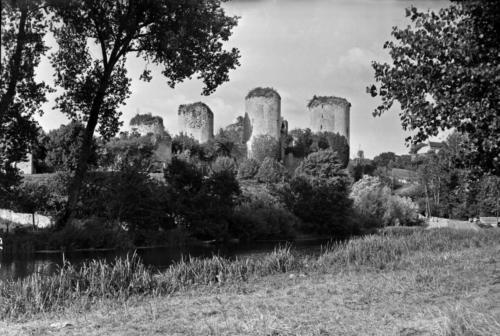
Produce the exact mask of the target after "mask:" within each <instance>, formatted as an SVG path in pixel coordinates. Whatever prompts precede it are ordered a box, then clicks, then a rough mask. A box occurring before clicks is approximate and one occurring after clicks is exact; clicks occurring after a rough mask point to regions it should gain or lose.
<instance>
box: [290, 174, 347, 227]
mask: <svg viewBox="0 0 500 336" xmlns="http://www.w3.org/2000/svg"><path fill="white" fill-rule="evenodd" d="M281 193H282V196H283V200H284V202H285V204H286V205H287V208H288V209H289V210H290V211H291V212H292V213H293V214H295V215H296V216H297V217H299V218H300V219H301V220H302V221H303V222H304V223H305V225H304V226H303V227H302V229H303V230H304V231H306V232H307V231H308V232H315V233H321V234H331V235H338V236H348V235H350V234H353V233H355V232H354V228H353V227H352V226H351V225H350V221H349V214H350V209H351V204H352V201H351V200H350V199H349V198H348V181H347V179H346V178H345V177H340V176H339V177H335V178H332V179H329V180H326V179H313V178H307V177H305V176H299V177H295V178H293V179H292V180H291V181H290V184H289V185H288V186H286V187H284V188H283V189H282V191H281Z"/></svg>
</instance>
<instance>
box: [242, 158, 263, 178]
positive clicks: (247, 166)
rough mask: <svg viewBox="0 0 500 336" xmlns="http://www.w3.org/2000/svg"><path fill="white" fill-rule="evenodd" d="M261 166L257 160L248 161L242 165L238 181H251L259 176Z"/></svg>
mask: <svg viewBox="0 0 500 336" xmlns="http://www.w3.org/2000/svg"><path fill="white" fill-rule="evenodd" d="M259 167H260V164H259V162H258V161H257V160H255V159H247V160H245V161H243V162H242V163H241V164H240V168H239V169H238V179H240V180H250V179H253V178H254V177H255V175H257V172H258V171H259Z"/></svg>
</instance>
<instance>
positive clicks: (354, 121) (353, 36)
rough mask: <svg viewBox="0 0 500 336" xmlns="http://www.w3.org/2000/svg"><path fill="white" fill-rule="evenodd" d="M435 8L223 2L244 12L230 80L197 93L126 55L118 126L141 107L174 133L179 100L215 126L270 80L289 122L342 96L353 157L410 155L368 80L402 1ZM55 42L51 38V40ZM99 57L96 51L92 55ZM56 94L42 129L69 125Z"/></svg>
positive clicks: (233, 42)
mask: <svg viewBox="0 0 500 336" xmlns="http://www.w3.org/2000/svg"><path fill="white" fill-rule="evenodd" d="M411 4H414V5H415V6H417V7H418V8H431V9H438V8H442V7H445V6H448V4H449V2H448V1H444V0H433V1H431V0H420V1H416V0H413V1H406V0H233V1H232V2H230V3H227V4H225V5H224V6H225V7H226V9H227V12H228V14H231V15H238V16H240V17H241V19H240V21H239V24H238V26H237V27H236V28H235V30H234V34H233V36H232V37H231V39H230V41H229V43H228V44H227V47H228V48H229V47H238V48H239V49H240V51H241V55H242V58H241V66H240V67H239V68H237V69H236V70H233V71H232V72H231V73H230V81H229V82H227V83H225V84H223V85H222V86H220V87H219V88H218V90H217V91H216V92H215V93H214V94H212V95H211V96H209V97H205V96H201V95H200V93H201V87H202V85H201V83H200V82H198V81H196V80H192V81H187V82H184V83H182V84H181V85H179V86H177V87H176V88H175V89H170V88H169V87H168V85H167V84H166V81H165V79H164V78H163V77H162V75H161V74H160V71H159V69H154V68H153V69H152V70H153V75H154V79H153V80H152V81H151V82H149V83H145V82H142V81H140V80H139V79H138V78H139V74H140V73H141V72H142V70H143V69H144V63H143V62H142V61H141V60H139V59H135V57H134V56H132V55H130V57H129V61H128V69H129V74H130V75H131V77H132V78H133V81H132V87H131V90H132V95H131V97H130V98H129V99H128V100H127V102H126V106H124V107H123V108H122V109H121V110H122V112H123V116H122V121H123V122H124V126H123V130H127V128H128V122H129V120H130V118H132V117H133V116H134V115H135V114H136V113H137V112H138V111H139V112H140V113H148V112H151V113H152V114H154V115H159V116H161V117H163V120H164V124H165V127H166V128H167V130H169V131H170V132H171V133H172V134H175V133H177V131H178V129H177V108H178V106H179V105H180V104H185V103H190V102H195V101H203V102H205V103H207V104H208V105H209V106H210V107H211V109H212V110H213V111H214V114H215V118H214V119H215V130H218V129H219V128H220V127H223V126H226V125H228V124H230V123H232V122H234V120H235V119H236V117H237V116H239V115H243V114H244V108H245V107H244V106H245V105H244V97H245V95H246V93H247V92H248V91H249V90H250V89H252V88H254V87H256V86H270V87H273V88H275V89H276V90H277V91H278V92H279V93H280V95H281V98H282V100H281V106H282V109H281V113H282V116H283V117H284V118H285V119H287V120H288V122H289V128H290V129H293V128H306V127H309V115H308V112H307V109H306V103H307V101H308V100H309V99H311V98H312V96H313V95H314V94H316V95H335V96H340V97H344V98H346V99H347V100H349V101H350V102H351V104H352V107H351V157H353V156H354V155H355V154H356V152H357V151H358V150H359V149H362V150H364V152H365V156H366V157H373V156H375V155H377V154H379V153H381V152H385V151H393V152H396V153H400V154H401V153H407V152H408V149H407V148H406V147H405V143H404V139H405V137H406V136H407V135H408V134H405V133H404V132H403V130H402V128H401V124H400V121H399V117H398V112H399V111H398V110H393V111H391V112H390V113H386V114H385V115H383V116H382V117H377V118H374V117H372V114H371V113H372V111H373V110H374V108H375V107H376V106H377V103H378V99H374V98H371V96H370V95H368V94H366V91H365V88H366V86H368V85H369V84H372V83H373V79H372V78H373V71H372V69H371V66H370V63H371V61H373V60H377V61H387V60H388V55H387V52H386V51H384V50H383V49H382V46H383V43H384V42H385V41H386V40H388V39H390V38H391V36H390V33H391V29H392V27H393V26H395V25H396V26H399V27H404V26H406V25H407V24H408V21H407V20H406V18H405V15H404V13H405V11H404V9H405V8H406V7H409V6H410V5H411ZM51 44H52V43H51ZM96 56H98V53H96ZM52 73H53V71H52V69H51V67H50V65H49V64H48V62H47V61H44V62H42V65H41V67H40V70H39V77H41V78H43V79H44V80H46V81H48V82H49V83H51V82H52ZM52 99H53V96H51V101H50V102H49V103H48V104H47V105H46V106H45V108H44V109H45V114H44V116H43V117H41V118H39V121H40V124H41V125H42V127H43V128H44V129H45V130H50V129H53V128H57V127H59V126H60V125H61V124H63V123H67V122H68V121H67V119H66V118H65V117H64V115H63V114H61V113H60V112H59V111H56V110H52V105H53V101H52Z"/></svg>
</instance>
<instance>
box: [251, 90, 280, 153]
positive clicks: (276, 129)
mask: <svg viewBox="0 0 500 336" xmlns="http://www.w3.org/2000/svg"><path fill="white" fill-rule="evenodd" d="M245 116H246V117H248V120H249V123H248V128H249V130H247V133H248V134H250V138H249V140H248V142H247V148H248V153H249V156H250V157H251V156H252V144H253V141H254V139H255V138H256V137H258V136H261V135H268V136H271V137H273V138H274V139H276V140H277V141H281V139H282V138H283V135H285V136H286V134H287V133H288V123H287V122H286V121H285V120H283V118H282V117H281V97H280V95H279V94H278V92H276V91H275V90H274V89H271V88H260V87H259V88H255V89H253V90H251V91H250V92H249V93H248V94H247V96H246V98H245Z"/></svg>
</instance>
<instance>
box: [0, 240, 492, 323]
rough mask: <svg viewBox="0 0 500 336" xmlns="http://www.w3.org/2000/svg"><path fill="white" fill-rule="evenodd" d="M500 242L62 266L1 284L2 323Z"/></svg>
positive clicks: (347, 246) (337, 247)
mask: <svg viewBox="0 0 500 336" xmlns="http://www.w3.org/2000/svg"><path fill="white" fill-rule="evenodd" d="M499 241H500V231H499V230H485V231H480V232H465V231H451V230H431V231H423V230H422V231H415V232H411V233H409V234H408V233H404V234H401V233H388V234H386V235H370V236H365V237H362V238H356V239H353V240H350V241H347V242H343V243H337V244H333V245H331V246H329V247H327V248H326V249H325V250H324V251H323V252H322V253H321V254H320V255H319V256H314V257H313V256H307V255H299V254H297V253H295V252H294V251H293V250H292V249H291V248H290V246H285V247H281V248H277V249H275V250H274V251H273V252H272V253H269V254H266V255H265V256H263V257H261V258H255V257H254V258H244V259H235V260H230V259H227V258H223V257H219V256H214V257H212V258H208V259H199V258H188V259H185V260H182V261H180V262H178V263H176V264H174V265H171V266H170V267H169V268H168V269H166V270H164V271H162V272H154V271H152V270H150V269H148V268H147V267H146V266H145V265H144V264H143V263H142V262H141V260H140V259H139V258H138V257H137V256H136V255H135V254H134V255H132V256H127V257H126V258H123V259H116V260H115V261H114V262H112V263H106V262H103V261H95V260H93V261H89V262H87V263H85V264H83V265H82V266H81V267H78V268H77V267H75V266H74V265H71V264H69V263H67V264H65V265H64V266H63V267H61V268H60V270H59V271H58V272H57V273H56V274H53V275H51V276H42V275H40V274H33V275H31V276H29V277H27V278H25V279H21V280H17V281H13V280H11V281H4V282H0V319H14V318H22V317H29V316H32V315H35V314H38V313H42V312H49V311H56V310H60V309H64V308H65V307H68V306H71V305H75V304H79V305H80V306H79V308H84V309H85V308H88V307H90V305H91V304H93V303H95V302H96V301H98V300H101V299H117V300H126V299H128V298H129V297H130V296H134V295H136V296H141V295H146V296H148V295H168V294H171V293H174V292H177V291H180V290H183V289H187V288H190V287H192V286H197V285H216V284H223V283H228V282H238V281H247V280H248V279H249V278H250V277H255V276H266V275H272V274H278V273H285V272H289V271H300V270H305V268H306V267H308V268H307V269H308V270H311V269H316V270H328V271H331V270H333V271H335V270H342V269H346V268H350V267H352V266H356V267H360V266H368V267H379V268H384V267H386V266H388V265H391V264H394V263H397V262H398V261H401V260H404V257H405V256H408V255H411V254H413V253H416V252H427V253H431V254H434V253H437V252H441V251H450V250H457V249H464V248H470V247H482V246H491V245H494V244H498V243H499Z"/></svg>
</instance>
